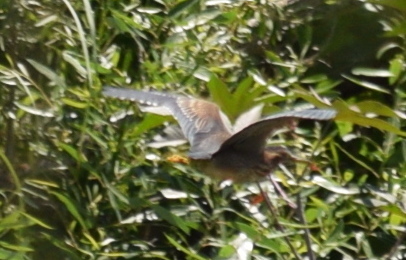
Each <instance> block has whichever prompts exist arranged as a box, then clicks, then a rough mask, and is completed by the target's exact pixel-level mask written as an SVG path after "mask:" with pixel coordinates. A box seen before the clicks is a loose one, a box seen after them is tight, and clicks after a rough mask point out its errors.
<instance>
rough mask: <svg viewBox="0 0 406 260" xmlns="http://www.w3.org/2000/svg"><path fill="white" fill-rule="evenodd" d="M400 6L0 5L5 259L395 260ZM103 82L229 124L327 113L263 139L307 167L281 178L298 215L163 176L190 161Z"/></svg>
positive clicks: (401, 107)
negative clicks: (256, 114)
mask: <svg viewBox="0 0 406 260" xmlns="http://www.w3.org/2000/svg"><path fill="white" fill-rule="evenodd" d="M403 1H404V0H367V1H359V0H346V1H323V0H319V1H310V0H302V1H198V0H184V1H141V2H140V1H92V2H90V1H86V0H85V1H82V2H80V1H68V0H63V1H45V0H44V1H28V2H27V1H18V0H17V1H7V2H4V3H2V4H0V10H1V14H2V15H1V16H0V31H1V33H0V50H1V51H0V84H1V87H0V106H1V108H2V109H1V110H2V113H1V114H0V136H1V137H2V138H1V139H0V197H1V199H0V259H58V258H61V259H110V258H114V259H116V258H117V259H235V258H236V257H237V256H239V257H240V259H249V257H251V259H279V258H283V259H294V258H295V257H296V256H297V255H299V256H300V257H303V258H304V257H306V256H308V257H309V256H310V253H309V251H310V250H309V245H307V244H306V237H307V238H308V239H309V240H310V243H311V250H312V251H313V252H314V254H315V255H316V256H317V258H320V259H324V258H325V259H343V258H344V257H346V259H378V258H381V259H384V258H390V257H393V258H394V257H397V258H399V259H400V258H402V257H404V256H405V255H406V247H405V245H404V244H405V243H404V239H405V233H406V230H405V224H406V204H405V201H406V188H405V187H406V175H405V173H406V164H405V161H406V143H405V141H404V139H403V138H404V136H405V134H406V132H405V130H404V129H405V123H404V121H405V120H404V119H405V118H406V115H405V113H404V111H405V110H406V101H405V100H406V94H405V89H406V85H405V84H406V69H405V68H406V62H405V59H406V52H405V48H406V42H405V38H406V31H405V28H406V13H405V4H404V3H403ZM103 85H113V86H121V85H124V86H131V87H132V88H138V89H155V90H162V91H170V92H176V93H183V94H190V95H194V96H199V97H203V98H204V97H206V98H209V99H212V100H213V101H215V102H216V103H218V104H219V106H220V107H221V108H222V110H223V111H224V112H225V113H226V114H227V115H228V116H229V117H230V119H231V120H232V121H234V120H236V119H237V118H238V116H239V115H241V114H242V113H243V112H245V111H247V110H249V109H250V108H252V107H254V106H256V105H258V104H262V103H263V104H264V109H263V111H264V115H266V114H270V113H273V112H276V111H278V110H285V109H296V108H297V109H300V108H306V107H309V106H312V105H314V106H317V107H323V108H324V107H334V108H335V109H337V110H338V112H339V114H338V116H337V119H336V121H334V122H333V123H331V124H325V123H323V124H321V123H309V122H307V123H304V124H300V125H299V127H298V128H297V129H296V130H295V132H294V133H290V134H289V133H285V134H283V133H281V134H280V135H278V137H277V138H275V139H273V140H272V143H284V144H286V145H287V146H289V147H290V148H292V150H293V151H294V153H295V154H297V155H298V156H299V157H302V158H306V159H310V160H311V161H312V162H316V164H317V167H309V166H308V165H303V164H297V165H296V166H295V167H294V166H293V167H288V168H282V169H281V170H279V171H277V172H275V173H274V174H275V176H276V177H277V178H278V179H279V180H280V183H281V185H283V189H284V190H285V191H286V193H287V194H288V196H289V197H290V198H296V199H298V200H299V201H300V204H301V205H302V211H303V214H300V210H296V209H292V208H291V207H289V206H288V205H287V202H286V201H285V200H283V199H281V198H278V197H277V196H276V195H275V193H274V192H273V191H272V188H270V185H269V184H268V182H264V183H262V185H263V186H264V188H265V189H268V190H270V192H269V196H270V197H271V201H272V203H273V204H274V205H277V206H276V210H277V215H276V216H275V215H272V214H271V213H270V212H269V211H268V207H266V204H265V203H254V202H253V200H254V197H255V195H257V194H258V193H259V191H258V189H257V187H256V186H255V185H253V184H246V185H220V184H219V183H218V182H217V181H215V180H210V179H208V178H207V177H205V176H202V175H201V174H200V173H198V172H196V171H194V170H193V169H191V168H190V167H189V166H186V165H181V164H171V163H168V162H166V161H165V157H166V156H168V155H171V154H174V153H179V152H181V153H182V152H186V149H187V147H186V146H181V147H180V148H179V147H178V148H174V147H165V148H162V149H156V148H153V147H150V146H149V145H148V144H149V143H150V142H151V141H152V140H154V138H156V136H157V135H158V134H160V133H162V128H163V125H164V122H166V121H168V118H167V117H160V116H156V115H150V114H143V113H140V112H139V109H138V108H137V107H136V106H133V105H132V104H130V103H128V102H121V101H117V100H107V99H106V98H103V97H101V94H100V92H101V87H102V86H103ZM208 96H210V97H208ZM301 215H303V217H304V219H305V221H301V220H300V216H301ZM275 221H277V223H279V224H280V225H281V226H282V227H283V230H281V229H279V228H278V227H277V225H275V223H276V222H275ZM305 232H307V234H308V235H307V236H306V235H305ZM289 242H290V244H291V245H290V244H289ZM291 246H293V250H292V248H291ZM295 254H296V256H295ZM233 257H234V258H233Z"/></svg>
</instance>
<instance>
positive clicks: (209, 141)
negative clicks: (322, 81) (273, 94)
mask: <svg viewBox="0 0 406 260" xmlns="http://www.w3.org/2000/svg"><path fill="white" fill-rule="evenodd" d="M103 94H104V95H105V96H109V97H114V98H119V99H122V100H131V101H136V102H138V103H140V104H144V105H147V106H150V107H151V106H152V107H159V108H161V109H164V110H166V111H167V114H171V115H172V116H173V117H174V118H175V119H176V120H177V121H178V122H179V125H180V127H181V129H182V132H183V133H184V135H185V137H186V138H187V140H188V141H189V143H190V146H191V147H190V152H189V154H188V155H189V158H190V161H191V164H192V166H195V167H196V168H197V169H198V170H200V171H202V172H203V173H205V174H207V175H208V176H210V177H214V178H217V179H221V180H226V179H229V180H232V181H234V182H252V181H258V180H261V179H264V178H265V177H267V176H268V175H269V174H270V173H272V172H273V171H274V170H275V168H276V167H278V165H279V164H280V163H288V162H291V161H296V159H297V158H295V157H294V156H293V155H292V154H291V153H290V152H289V150H288V149H286V148H284V147H281V146H266V140H267V138H268V137H269V136H271V135H272V134H273V133H274V132H275V130H278V129H280V128H282V127H285V126H289V125H290V124H291V123H292V122H293V121H294V120H296V119H310V120H330V119H333V118H334V117H335V115H336V111H335V110H331V109H307V110H302V111H287V112H281V113H278V114H274V115H271V116H268V117H265V118H263V119H261V120H259V121H257V122H255V123H253V124H250V125H248V126H246V127H245V128H243V129H242V130H240V131H238V132H237V133H234V134H233V133H232V132H231V130H230V129H229V127H228V123H227V122H229V121H228V119H227V118H226V117H225V115H224V114H223V113H222V112H221V111H220V109H219V107H218V106H217V105H216V104H214V103H211V102H208V101H205V100H200V99H196V98H192V97H186V96H179V95H173V94H167V93H160V92H147V91H139V90H132V89H123V88H114V87H105V88H104V90H103ZM151 112H154V111H151ZM160 113H162V111H161V112H160Z"/></svg>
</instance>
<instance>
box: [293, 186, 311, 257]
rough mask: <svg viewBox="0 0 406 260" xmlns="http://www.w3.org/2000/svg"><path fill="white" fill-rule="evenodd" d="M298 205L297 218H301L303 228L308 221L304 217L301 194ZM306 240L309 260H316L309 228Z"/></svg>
mask: <svg viewBox="0 0 406 260" xmlns="http://www.w3.org/2000/svg"><path fill="white" fill-rule="evenodd" d="M296 198H297V199H296V205H297V211H296V212H297V216H298V217H299V221H300V223H301V224H302V225H303V226H306V225H307V222H306V219H305V217H304V210H303V204H302V200H301V198H300V193H299V194H297V197H296ZM304 238H305V241H306V246H307V256H308V257H309V260H315V259H316V257H315V255H314V252H313V250H312V241H311V240H310V232H309V229H308V228H305V229H304Z"/></svg>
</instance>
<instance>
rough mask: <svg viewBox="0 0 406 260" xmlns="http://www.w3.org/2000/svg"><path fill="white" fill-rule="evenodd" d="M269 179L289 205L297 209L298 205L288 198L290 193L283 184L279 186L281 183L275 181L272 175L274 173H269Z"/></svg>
mask: <svg viewBox="0 0 406 260" xmlns="http://www.w3.org/2000/svg"><path fill="white" fill-rule="evenodd" d="M268 179H269V180H270V181H271V183H272V185H273V187H274V188H275V190H276V191H277V192H278V193H279V194H280V195H281V196H282V198H283V199H284V200H285V201H286V202H287V203H288V204H289V206H290V207H291V208H294V209H296V208H297V205H296V204H295V203H294V202H293V201H291V200H290V199H289V198H288V195H286V193H285V192H284V191H283V189H282V188H281V186H279V184H278V183H277V182H276V181H275V179H274V178H273V177H272V174H268Z"/></svg>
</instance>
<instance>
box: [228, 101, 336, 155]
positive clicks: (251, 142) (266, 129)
mask: <svg viewBox="0 0 406 260" xmlns="http://www.w3.org/2000/svg"><path fill="white" fill-rule="evenodd" d="M336 114H337V112H336V111H335V110H332V109H308V110H302V111H287V112H282V113H278V114H275V115H272V116H269V117H266V118H263V119H261V120H260V121H258V122H256V123H254V124H252V125H250V126H247V127H245V128H244V129H242V130H241V131H239V132H238V133H236V134H234V135H233V136H232V137H230V138H229V139H227V140H226V141H225V142H224V143H223V145H222V146H221V147H220V151H223V150H226V149H234V150H239V151H243V152H247V153H250V154H257V153H260V152H262V150H263V149H264V148H265V146H266V139H267V138H268V137H269V136H270V135H272V134H273V133H274V132H275V130H277V129H280V128H282V127H285V126H287V125H289V124H291V123H292V121H293V120H295V119H310V120H330V119H333V118H334V117H335V116H336Z"/></svg>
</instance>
